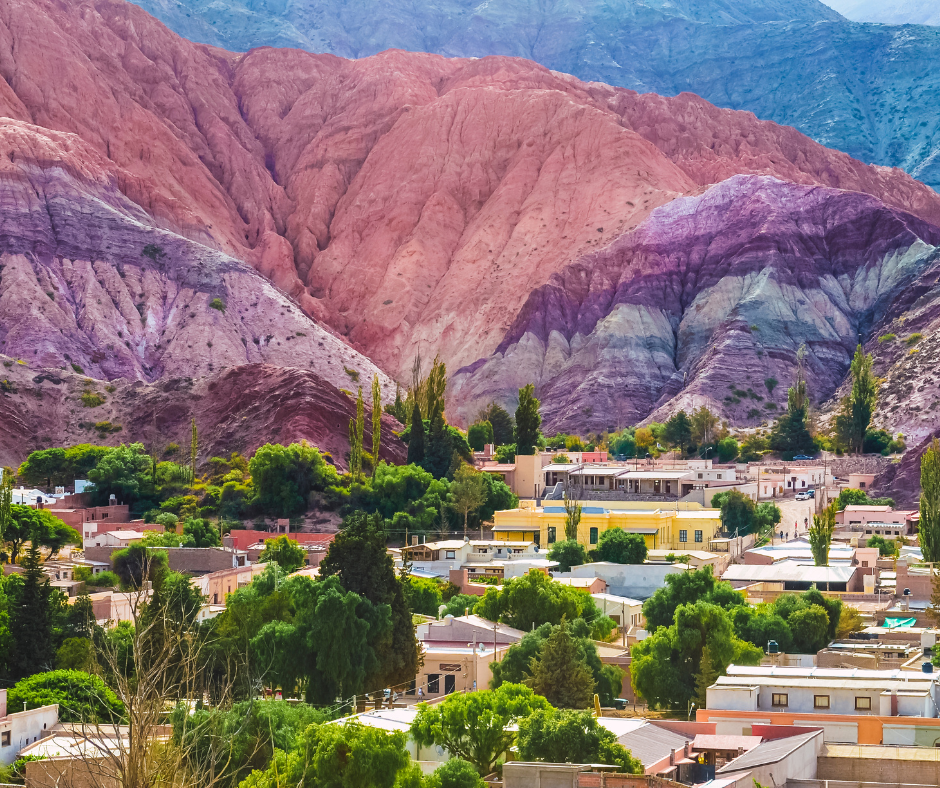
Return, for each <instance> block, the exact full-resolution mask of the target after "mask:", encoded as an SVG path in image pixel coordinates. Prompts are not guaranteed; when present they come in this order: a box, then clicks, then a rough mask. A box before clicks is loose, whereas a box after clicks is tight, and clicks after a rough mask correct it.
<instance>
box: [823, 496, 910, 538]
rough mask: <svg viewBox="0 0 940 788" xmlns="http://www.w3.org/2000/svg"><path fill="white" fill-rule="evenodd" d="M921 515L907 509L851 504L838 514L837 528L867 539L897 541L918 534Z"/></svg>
mask: <svg viewBox="0 0 940 788" xmlns="http://www.w3.org/2000/svg"><path fill="white" fill-rule="evenodd" d="M919 520H920V513H919V512H916V511H911V510H907V509H900V510H895V509H893V508H892V507H890V506H859V505H855V504H850V505H849V506H846V507H845V509H843V510H842V511H841V512H836V527H837V530H840V531H848V532H852V533H858V534H864V535H865V536H866V537H871V536H875V535H877V536H885V537H888V538H891V539H897V538H899V537H902V536H908V535H910V534H914V533H916V532H917V528H916V523H917V522H918V521H919Z"/></svg>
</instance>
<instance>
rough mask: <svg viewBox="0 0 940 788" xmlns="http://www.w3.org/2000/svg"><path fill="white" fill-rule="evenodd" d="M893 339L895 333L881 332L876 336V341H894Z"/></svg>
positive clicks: (895, 336)
mask: <svg viewBox="0 0 940 788" xmlns="http://www.w3.org/2000/svg"><path fill="white" fill-rule="evenodd" d="M895 339H897V335H896V334H882V335H881V336H880V337H878V341H879V342H881V343H882V344H884V343H885V342H894V340H895Z"/></svg>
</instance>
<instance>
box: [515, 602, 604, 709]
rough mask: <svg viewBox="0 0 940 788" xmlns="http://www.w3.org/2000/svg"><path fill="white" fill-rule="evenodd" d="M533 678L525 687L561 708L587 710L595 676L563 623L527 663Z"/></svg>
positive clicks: (565, 623) (592, 694)
mask: <svg viewBox="0 0 940 788" xmlns="http://www.w3.org/2000/svg"><path fill="white" fill-rule="evenodd" d="M529 665H530V669H531V671H532V676H531V678H529V679H526V682H525V683H526V684H527V685H528V686H530V687H531V688H532V689H533V690H534V691H535V692H537V693H538V694H539V695H542V696H544V697H545V698H546V700H548V702H549V703H551V704H552V705H553V706H556V707H558V708H560V709H586V708H587V707H588V706H590V705H591V700H592V699H593V697H594V674H593V673H592V672H591V669H590V668H589V667H588V665H587V662H586V661H585V659H584V656H583V655H582V653H581V650H580V649H579V648H578V642H577V640H575V639H574V638H573V637H571V633H570V632H568V622H567V621H565V620H562V622H561V625H560V626H558V627H556V628H555V630H554V631H553V632H552V634H551V635H549V636H548V638H546V640H545V642H544V643H543V644H542V650H541V652H540V653H539V656H538V657H533V658H532V660H531V662H530V663H529Z"/></svg>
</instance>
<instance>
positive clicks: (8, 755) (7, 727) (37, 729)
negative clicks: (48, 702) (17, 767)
mask: <svg viewBox="0 0 940 788" xmlns="http://www.w3.org/2000/svg"><path fill="white" fill-rule="evenodd" d="M6 712H7V691H6V690H5V689H2V690H0V713H2V716H0V764H3V765H4V766H9V765H10V764H11V763H13V761H15V760H16V759H17V758H18V757H19V753H20V750H22V749H23V748H24V747H26V746H28V745H30V744H32V743H34V742H37V741H39V740H40V739H41V738H42V737H43V736H44V735H45V733H46V731H49V730H51V729H52V728H53V727H54V726H55V725H56V724H57V723H58V722H59V707H58V706H57V705H52V706H42V707H41V708H38V709H29V710H28V711H22V710H21V711H14V712H13V713H12V714H7V713H6Z"/></svg>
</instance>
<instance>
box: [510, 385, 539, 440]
mask: <svg viewBox="0 0 940 788" xmlns="http://www.w3.org/2000/svg"><path fill="white" fill-rule="evenodd" d="M539 404H540V403H539V401H538V400H537V399H536V398H535V386H534V385H533V384H532V383H529V384H528V385H525V386H523V387H522V388H521V389H519V406H518V407H517V408H516V454H535V446H536V444H537V443H538V441H539V427H541V426H542V417H541V415H540V414H539Z"/></svg>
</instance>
